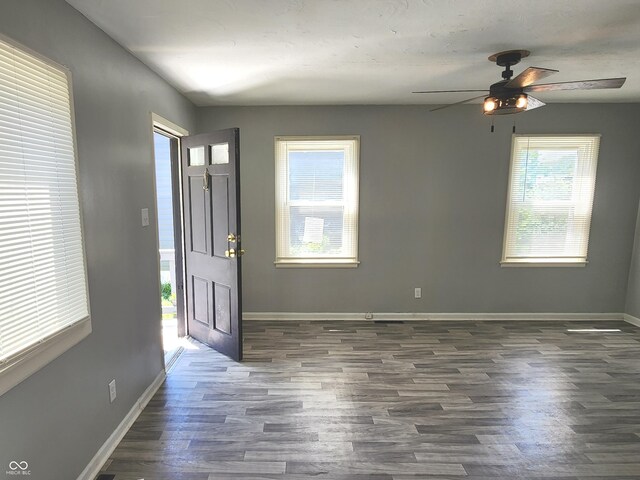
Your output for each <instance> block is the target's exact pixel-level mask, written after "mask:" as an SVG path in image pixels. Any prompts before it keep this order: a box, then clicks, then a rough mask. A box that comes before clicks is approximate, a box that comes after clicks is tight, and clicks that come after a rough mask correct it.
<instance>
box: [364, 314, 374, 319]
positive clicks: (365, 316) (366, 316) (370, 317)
mask: <svg viewBox="0 0 640 480" xmlns="http://www.w3.org/2000/svg"><path fill="white" fill-rule="evenodd" d="M364 318H365V319H367V320H371V319H372V318H373V313H371V312H367V313H365V314H364Z"/></svg>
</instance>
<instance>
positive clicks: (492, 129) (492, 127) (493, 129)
mask: <svg viewBox="0 0 640 480" xmlns="http://www.w3.org/2000/svg"><path fill="white" fill-rule="evenodd" d="M495 131H496V129H495V127H494V126H493V115H491V133H493V132H495Z"/></svg>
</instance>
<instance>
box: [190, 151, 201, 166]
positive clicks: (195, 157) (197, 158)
mask: <svg viewBox="0 0 640 480" xmlns="http://www.w3.org/2000/svg"><path fill="white" fill-rule="evenodd" d="M189 165H191V166H192V167H193V166H197V165H204V147H202V146H200V147H193V148H190V149H189Z"/></svg>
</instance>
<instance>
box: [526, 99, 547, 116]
mask: <svg viewBox="0 0 640 480" xmlns="http://www.w3.org/2000/svg"><path fill="white" fill-rule="evenodd" d="M545 105H546V103H544V102H542V101H540V100H538V99H537V98H536V97H532V96H531V95H527V108H525V111H527V112H528V111H529V110H533V109H534V108H539V107H544V106H545Z"/></svg>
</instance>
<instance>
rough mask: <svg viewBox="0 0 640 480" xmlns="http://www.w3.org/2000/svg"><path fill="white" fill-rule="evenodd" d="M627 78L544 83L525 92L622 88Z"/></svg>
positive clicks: (528, 88) (532, 86) (531, 86)
mask: <svg viewBox="0 0 640 480" xmlns="http://www.w3.org/2000/svg"><path fill="white" fill-rule="evenodd" d="M626 79H627V78H626V77H620V78H598V79H594V80H579V81H576V82H559V83H543V84H541V85H530V86H528V87H525V88H524V91H525V92H551V91H555V90H595V89H598V88H620V87H621V86H622V85H624V82H625V80H626Z"/></svg>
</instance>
